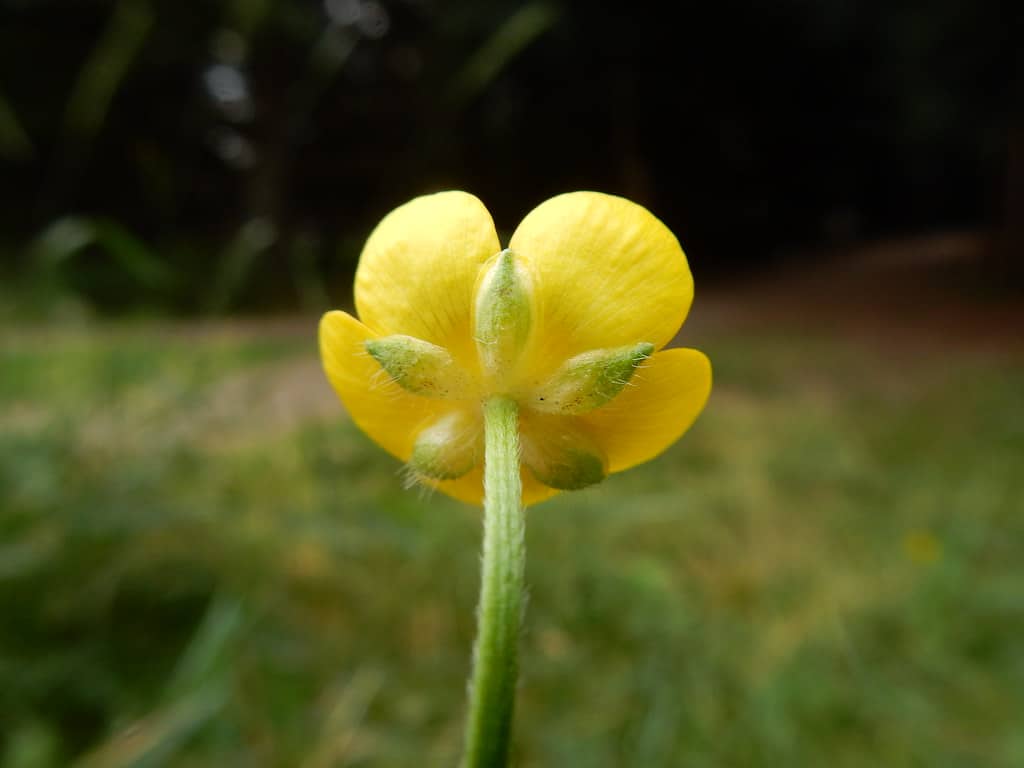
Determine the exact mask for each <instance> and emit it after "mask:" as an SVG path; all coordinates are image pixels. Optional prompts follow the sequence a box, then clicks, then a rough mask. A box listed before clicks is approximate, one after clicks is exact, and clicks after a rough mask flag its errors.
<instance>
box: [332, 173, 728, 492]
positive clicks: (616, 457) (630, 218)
mask: <svg viewBox="0 0 1024 768" xmlns="http://www.w3.org/2000/svg"><path fill="white" fill-rule="evenodd" d="M692 300H693V279H692V277H691V275H690V270H689V267H688V266H687V263H686V257H685V255H684V254H683V251H682V249H681V248H680V246H679V243H678V241H677V240H676V238H675V236H673V234H672V233H671V232H670V231H669V230H668V228H667V227H665V225H664V224H662V223H661V222H660V221H659V220H658V219H657V218H655V217H654V216H653V215H652V214H651V213H650V212H649V211H647V210H646V209H645V208H642V207H641V206H639V205H636V204H635V203H631V202H629V201H628V200H625V199H623V198H620V197H613V196H611V195H604V194H599V193H596V192H573V193H569V194H564V195H559V196H558V197H554V198H552V199H550V200H548V201H547V202H545V203H543V204H541V205H540V206H538V207H537V208H535V209H534V210H533V211H532V212H531V213H530V214H529V215H528V216H527V217H526V218H525V219H524V220H523V221H522V223H521V224H520V225H519V228H518V229H516V231H515V233H514V234H513V235H512V239H511V241H510V243H509V248H508V249H506V250H502V248H501V245H500V243H499V242H498V236H497V234H496V232H495V229H494V223H493V221H492V220H491V216H490V214H489V213H488V212H487V209H486V208H484V206H483V204H482V203H481V202H480V201H479V200H478V199H477V198H476V197H474V196H473V195H470V194H467V193H465V192H441V193H439V194H435V195H428V196H424V197H419V198H416V199H415V200H412V201H411V202H409V203H406V204H405V205H403V206H401V207H399V208H397V209H396V210H394V211H392V212H391V213H390V214H388V216H386V217H385V218H384V220H383V221H382V222H381V223H380V224H379V225H378V226H377V228H376V229H375V230H374V232H373V233H372V234H371V235H370V238H369V240H368V241H367V243H366V247H365V248H364V250H363V254H362V257H361V259H360V262H359V268H358V270H357V272H356V280H355V301H356V310H357V312H358V314H359V318H360V320H361V321H362V322H360V320H356V319H355V318H354V317H352V316H351V315H348V314H346V313H344V312H340V311H333V312H328V313H327V314H326V315H324V317H323V319H322V321H321V323H320V350H321V355H322V357H323V364H324V370H325V371H326V373H327V377H328V379H330V382H331V384H332V385H333V386H334V389H335V391H336V392H337V393H338V395H339V397H341V399H342V401H343V402H344V403H345V405H346V407H347V408H348V411H349V413H350V414H351V416H352V419H353V420H354V421H355V423H356V424H357V425H358V426H359V427H360V428H361V429H362V430H363V431H364V432H365V433H366V434H367V435H369V436H370V437H371V438H373V439H374V440H375V441H376V442H377V443H379V444H380V445H381V447H383V448H384V449H385V450H386V451H388V452H389V453H391V454H392V455H394V456H396V457H397V458H399V459H401V460H402V461H404V462H407V463H408V464H409V466H410V468H411V470H412V471H413V473H414V474H415V476H416V477H417V478H418V479H420V480H422V481H423V482H426V483H428V484H430V485H432V486H434V487H436V488H438V489H439V490H441V491H443V492H444V493H447V494H449V495H451V496H454V497H455V498H458V499H462V500H463V501H467V502H470V503H480V501H481V499H482V497H483V481H482V477H483V475H482V464H483V421H482V415H481V414H482V408H481V405H482V403H483V402H484V401H485V400H486V399H487V398H488V397H490V396H492V395H503V396H508V397H512V398H514V399H515V400H516V401H517V402H518V404H519V406H520V417H519V418H520V421H519V425H520V437H521V441H522V467H521V470H520V474H521V479H522V483H523V502H524V503H525V504H532V503H536V502H538V501H541V500H543V499H545V498H548V497H549V496H552V495H554V494H555V493H557V492H558V490H562V489H571V488H579V487H583V486H585V485H589V484H591V483H593V482H597V481H598V480H600V479H601V478H603V477H604V476H605V475H607V474H608V473H611V472H620V471H622V470H624V469H628V468H629V467H632V466H634V465H636V464H640V463H641V462H644V461H647V460H649V459H651V458H653V457H655V456H656V455H658V454H659V453H661V452H662V451H664V450H665V449H666V448H667V447H668V446H670V445H671V444H672V443H673V442H675V441H676V440H677V439H678V438H679V437H680V436H681V435H682V434H683V432H685V431H686V430H687V429H688V428H689V426H690V425H691V424H692V423H693V421H694V420H695V419H696V418H697V415H698V414H699V413H700V411H701V409H702V408H703V407H704V403H705V402H706V400H707V398H708V395H709V393H710V391H711V365H710V363H709V362H708V359H707V357H706V356H705V355H704V354H703V353H701V352H698V351H697V350H694V349H668V350H662V347H664V346H665V344H667V343H668V342H669V341H670V340H671V339H672V337H673V336H675V334H676V332H677V331H678V329H679V327H680V325H682V322H683V320H684V319H685V317H686V314H687V312H688V310H689V308H690V303H691V302H692ZM659 350H660V351H659Z"/></svg>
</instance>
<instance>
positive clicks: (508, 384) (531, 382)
mask: <svg viewBox="0 0 1024 768" xmlns="http://www.w3.org/2000/svg"><path fill="white" fill-rule="evenodd" d="M532 285H533V280H532V277H531V275H530V272H529V268H528V265H527V264H526V263H525V262H524V261H523V260H522V259H521V258H519V257H517V256H516V254H514V253H513V252H512V251H510V250H504V251H502V252H501V253H499V254H497V255H496V256H495V257H494V258H492V259H491V260H490V261H489V262H487V263H486V264H485V265H484V266H483V267H482V268H481V272H480V277H479V278H478V280H477V286H476V297H475V300H474V307H473V338H474V341H475V343H476V348H477V355H478V358H479V362H480V373H479V376H478V377H477V376H474V375H471V374H470V373H469V372H467V371H465V370H463V369H462V368H460V367H459V365H458V364H457V363H456V362H455V360H454V359H453V357H452V355H451V353H450V352H449V351H448V350H447V349H445V348H444V347H441V346H438V345H436V344H432V343H430V342H428V341H424V340H422V339H417V338H414V337H412V336H404V335H395V336H385V337H382V338H378V339H372V340H370V341H367V342H366V350H367V352H369V354H370V355H371V356H372V357H373V358H374V359H375V360H376V361H377V362H378V363H379V364H380V366H381V369H382V371H383V372H384V373H386V374H387V375H388V377H390V378H391V380H392V381H394V382H395V383H397V384H398V385H399V386H401V387H402V388H403V389H406V390H407V391H409V392H412V393H413V394H416V395H419V396H421V397H428V398H433V399H441V400H445V401H448V402H450V403H451V408H450V409H448V410H446V411H445V412H444V413H443V415H441V416H440V417H438V418H437V419H436V420H435V421H434V422H433V423H431V424H428V425H427V426H426V427H425V428H423V429H422V430H421V431H420V433H419V435H418V436H417V438H416V441H415V444H414V446H413V450H412V454H411V456H410V459H409V466H410V468H411V469H412V470H413V471H414V472H415V473H416V475H418V476H420V477H423V478H428V479H431V480H452V479H456V478H459V477H462V476H463V475H465V474H467V473H468V472H470V471H471V470H472V469H474V468H475V467H476V466H478V465H479V464H480V462H481V460H482V457H483V451H482V445H483V421H482V418H481V410H482V408H481V406H482V403H483V402H484V401H486V400H487V399H488V398H490V397H493V396H499V395H500V396H505V397H512V398H513V399H515V400H516V401H517V402H518V403H519V406H520V413H521V418H520V431H521V436H522V461H523V464H524V465H525V466H526V467H527V468H528V469H529V470H530V472H531V473H532V474H533V475H534V477H536V478H537V480H539V481H540V482H541V483H544V484H545V485H548V486H550V487H552V488H557V489H560V490H572V489H577V488H583V487H586V486H588V485H592V484H594V483H597V482H599V481H601V480H602V479H603V478H604V477H605V475H606V474H607V469H608V468H607V460H606V459H605V456H604V452H603V451H602V450H601V448H600V446H599V445H598V444H597V442H596V441H595V440H594V439H593V437H592V436H591V435H590V434H589V432H588V429H587V425H586V423H585V422H584V421H582V420H581V419H580V418H578V417H579V416H581V415H583V414H586V413H588V412H590V411H592V410H594V409H596V408H600V407H601V406H603V405H605V404H606V403H608V402H609V401H611V400H613V399H614V398H615V397H617V396H618V395H619V393H620V392H622V390H623V389H624V388H625V387H626V386H627V385H628V383H629V380H630V379H631V378H632V376H633V373H634V372H635V371H636V369H637V368H638V367H639V366H640V365H641V364H642V363H643V362H644V361H645V360H646V359H647V358H648V357H650V355H651V354H652V353H653V351H654V346H653V345H652V344H649V343H647V342H640V343H637V344H633V345H628V346H624V347H617V348H613V349H596V350H590V351H587V352H584V353H582V354H579V355H576V356H574V357H572V358H570V359H568V360H565V361H563V362H562V363H561V365H558V366H557V367H556V366H555V365H552V364H549V362H551V361H540V362H539V364H535V365H533V366H530V368H529V369H530V370H545V371H553V372H552V373H550V374H547V375H542V376H524V374H523V371H524V370H527V366H526V365H525V362H526V361H528V359H529V350H530V348H531V344H532V343H533V341H534V339H533V334H534V333H535V332H536V329H535V324H534V316H535V309H534V300H533V295H534V294H533V290H532ZM530 362H534V363H537V361H530Z"/></svg>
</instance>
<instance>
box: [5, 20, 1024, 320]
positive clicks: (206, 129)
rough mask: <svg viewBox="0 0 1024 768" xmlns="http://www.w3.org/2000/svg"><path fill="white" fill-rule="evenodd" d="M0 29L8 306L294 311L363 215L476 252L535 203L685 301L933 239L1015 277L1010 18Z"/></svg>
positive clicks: (337, 281) (993, 273)
mask: <svg viewBox="0 0 1024 768" xmlns="http://www.w3.org/2000/svg"><path fill="white" fill-rule="evenodd" d="M0 13H2V16H0V162H2V176H0V185H2V186H0V195H2V199H3V201H4V202H3V206H2V207H0V268H2V269H3V273H4V274H5V275H6V276H7V278H8V279H15V280H18V281H23V280H25V279H26V277H28V278H29V284H30V286H31V287H32V288H33V289H34V290H24V287H25V286H24V284H22V288H23V290H22V291H20V294H21V296H22V297H24V296H26V295H28V296H32V297H34V298H35V299H39V297H40V296H42V297H43V298H44V299H45V298H46V297H47V296H52V295H53V294H54V293H55V292H56V293H65V294H67V293H70V294H71V295H75V296H77V297H79V298H80V299H81V301H82V302H83V303H84V304H85V305H86V306H89V307H90V308H92V309H93V310H98V311H100V312H112V311H123V310H126V309H131V310H139V309H142V308H145V309H146V310H147V311H153V310H156V311H173V312H195V311H213V312H217V311H224V310H227V309H233V308H234V309H237V308H242V309H246V310H256V309H268V308H271V309H278V310H279V309H292V308H296V307H298V306H300V305H301V306H305V307H306V308H308V309H319V308H322V307H323V306H325V305H327V304H329V303H330V301H329V300H328V299H327V296H330V297H331V298H333V299H334V300H335V301H337V300H338V299H339V298H340V297H343V296H344V294H345V291H346V290H347V286H348V280H349V276H350V274H351V271H352V269H353V268H354V264H355V261H356V259H357V258H358V253H359V248H360V247H361V243H362V241H363V239H364V238H365V236H366V234H367V233H368V231H369V229H370V228H372V226H373V224H374V223H375V222H376V221H377V220H379V218H380V217H381V216H382V215H383V213H385V212H386V211H388V210H390V209H391V208H392V207H394V206H395V205H397V204H399V203H401V202H403V201H405V200H406V199H408V198H410V197H413V196H415V195H417V194H422V193H424V192H428V191H432V190H438V189H444V188H462V189H466V190H469V191H472V192H474V193H475V194H477V195H478V196H480V197H481V198H482V199H483V200H484V201H485V203H486V204H487V205H488V207H489V208H490V209H491V211H492V213H493V214H494V216H495V219H496V222H497V224H498V227H499V230H501V231H503V232H505V233H506V234H507V233H509V232H511V230H512V229H513V228H514V226H515V224H516V222H518V221H519V219H520V218H521V217H522V216H523V215H524V214H525V213H526V212H527V211H528V210H529V209H530V208H531V207H533V206H534V205H535V204H537V203H539V202H540V201H542V200H544V199H545V198H547V197H549V196H551V195H553V194H556V193H558V192H562V191H566V190H571V189H583V188H586V189H598V190H602V191H608V192H613V193H618V194H622V195H625V196H627V197H630V198H633V199H636V200H638V201H640V202H642V203H643V204H645V205H647V206H648V207H650V208H651V209H652V210H653V211H654V212H655V213H656V214H657V215H659V216H660V217H661V218H663V219H664V220H665V221H666V223H668V224H669V226H670V227H671V228H673V229H674V230H675V231H676V232H678V233H679V235H680V239H681V240H682V242H683V244H684V247H685V248H686V249H687V251H688V252H689V253H690V254H691V257H692V256H693V255H694V254H697V255H699V258H696V259H693V258H692V259H691V260H692V261H693V262H694V268H695V271H696V272H697V276H698V278H705V277H706V278H720V277H723V276H729V277H731V276H732V275H734V274H735V273H736V271H737V270H750V269H760V268H763V267H771V266H774V265H777V264H778V263H780V262H781V261H783V260H790V261H791V260H792V259H799V258H806V259H818V260H820V259H823V258H828V256H827V254H828V253H830V252H831V251H829V249H830V248H832V247H834V246H837V245H839V246H842V245H847V244H849V243H854V242H860V241H871V240H877V239H879V238H885V237H892V236H902V235H907V234H917V233H927V232H945V231H950V230H957V231H961V230H970V231H972V232H980V233H982V234H983V235H984V236H985V241H984V242H985V247H984V248H983V249H982V251H983V252H982V254H981V262H982V263H981V265H980V269H981V272H982V274H983V275H987V276H988V278H989V279H990V282H992V283H998V284H1003V285H1005V284H1006V282H1007V281H1006V280H1005V276H1006V273H1007V271H1009V272H1010V273H1013V272H1014V271H1016V273H1017V275H1018V276H1019V271H1020V267H1019V266H1018V263H1019V259H1018V258H1017V257H1016V253H1017V252H1018V251H1019V235H1017V236H1015V235H1014V233H1013V232H1012V229H1013V227H1012V226H1011V225H1012V224H1013V222H1018V226H1019V221H1020V219H1022V218H1024V215H1022V214H1021V197H1022V194H1021V192H1020V191H1019V190H1020V186H1021V182H1020V178H1021V171H1020V168H1019V166H1020V164H1021V161H1020V159H1019V156H1020V153H1021V151H1022V150H1021V138H1020V136H1021V109H1020V108H1021V101H1020V98H1019V96H1020V90H1021V82H1022V74H1021V73H1022V69H1021V57H1020V53H1019V50H1020V47H1021V46H1020V45H1019V40H1020V39H1021V32H1022V30H1021V27H1020V24H1019V17H1020V15H1021V14H1020V13H1019V10H1018V9H1016V7H1015V3H1012V2H992V1H989V2H958V1H957V0H931V1H930V2H893V3H881V2H854V1H853V0H815V1H814V2H810V1H809V0H804V1H798V0H789V1H788V2H777V3H767V2H740V1H739V0H728V1H727V2H717V3H700V4H697V3H681V4H658V3H633V4H600V3H585V2H569V1H568V0H562V1H561V2H558V1H556V0H552V1H551V2H537V3H514V2H500V1H493V2H484V3H479V2H471V1H470V0H454V1H452V2H438V1H435V0H390V2H377V1H376V0H373V1H372V2H359V1H358V0H326V2H314V1H313V0H286V1H284V2H269V1H268V0H231V1H228V0H225V1H224V2H203V3H195V2H192V3H189V2H173V1H171V0H120V1H119V2H100V1H98V0H96V1H89V0H76V1H75V2H68V1H67V0H65V1H64V2H52V1H50V2H48V1H47V0H36V1H33V0H4V2H2V3H0ZM1012 157H1016V158H1017V159H1016V160H1014V161H1013V162H1011V158H1012ZM68 217H71V218H70V219H69V218H68ZM55 223H59V224H61V226H58V227H57V229H56V231H54V230H53V229H52V228H53V226H54V224H55ZM21 303H24V298H22V300H21ZM44 304H45V301H44ZM36 308H38V304H37V305H36Z"/></svg>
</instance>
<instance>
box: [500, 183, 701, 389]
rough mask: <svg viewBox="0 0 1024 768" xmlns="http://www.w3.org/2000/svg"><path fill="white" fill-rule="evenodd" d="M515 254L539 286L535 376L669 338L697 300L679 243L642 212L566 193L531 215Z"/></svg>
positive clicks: (516, 239)
mask: <svg viewBox="0 0 1024 768" xmlns="http://www.w3.org/2000/svg"><path fill="white" fill-rule="evenodd" d="M510 247H511V249H512V251H513V252H514V253H515V254H516V255H517V256H519V257H522V258H523V259H524V260H525V261H526V262H527V263H528V264H529V265H530V267H531V269H532V270H533V274H534V275H535V277H536V286H537V292H538V295H537V296H536V297H535V300H536V301H537V303H538V314H539V317H538V323H537V327H536V331H535V333H536V335H535V338H536V339H537V341H538V345H537V347H536V348H535V350H534V353H533V354H532V361H533V367H534V371H535V372H537V371H538V370H541V369H543V368H544V366H546V365H550V364H551V363H552V361H554V363H555V364H556V365H557V364H558V363H561V362H562V361H564V360H566V359H567V358H570V357H572V356H574V355H578V354H580V353H583V352H588V351H590V350H592V349H599V348H609V347H618V346H625V345H627V344H638V343H640V342H650V343H651V344H653V345H654V347H655V349H660V348H661V347H663V346H664V345H665V344H667V343H668V342H669V340H671V339H672V337H673V336H675V334H676V331H678V330H679V326H680V325H682V322H683V320H684V319H685V317H686V313H687V312H688V311H689V308H690V303H691V301H692V300H693V278H692V277H691V276H690V269H689V266H688V265H687V263H686V256H685V255H684V254H683V250H682V248H681V247H680V246H679V241H678V240H676V238H675V236H674V235H673V234H672V233H671V232H670V231H669V230H668V228H667V227H666V226H665V225H664V224H662V223H661V222H660V221H659V220H658V219H657V218H655V217H654V215H653V214H651V213H650V212H649V211H648V210H647V209H646V208H643V207H641V206H639V205H637V204H636V203H632V202H630V201H629V200H625V199H623V198H621V197H614V196H612V195H605V194H601V193H598V192H570V193H568V194H564V195H559V196H558V197H553V198H551V199H550V200H548V201H547V202H545V203H542V204H541V205H540V206H538V207H537V208H535V209H534V210H533V211H531V212H530V213H529V214H528V215H527V217H526V218H525V219H523V222H522V223H521V224H520V225H519V228H518V229H517V230H516V231H515V234H513V235H512V241H511V243H510Z"/></svg>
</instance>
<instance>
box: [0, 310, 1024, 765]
mask: <svg viewBox="0 0 1024 768" xmlns="http://www.w3.org/2000/svg"><path fill="white" fill-rule="evenodd" d="M699 306H700V302H698V310H695V315H697V316H699V315H700V311H699ZM713 316H714V313H713V312H712V311H709V313H708V317H713ZM314 328H315V321H314V320H309V321H308V322H307V321H296V322H294V323H291V324H285V325H280V324H267V323H263V324H260V325H255V326H246V325H244V324H235V325H213V326H182V327H173V326H166V325H156V324H131V323H127V324H113V325H108V324H99V325H85V326H82V327H79V328H75V329H69V328H50V329H46V328H28V329H20V330H19V329H14V328H8V329H7V330H5V331H3V335H2V337H0V371H2V372H3V375H2V377H0V501H2V509H0V617H2V623H0V734H2V737H0V766H3V768H30V767H41V766H58V765H61V766H62V765H69V764H74V765H81V766H88V767H89V768H95V767H96V766H127V765H139V766H159V765H170V766H208V765H221V766H234V765H237V766H305V767H309V768H315V767H318V766H367V767H368V766H404V765H417V766H424V765H426V766H435V765H438V766H441V765H452V764H454V763H455V761H456V759H457V756H458V752H459V747H460V741H461V729H462V721H463V716H464V706H465V680H466V678H467V675H468V665H469V658H470V650H471V644H472V636H473V610H474V606H475V601H476V590H477V579H478V551H479V537H480V521H479V514H478V512H477V511H476V510H474V509H471V508H468V507H465V506H462V505H460V504H458V503H456V502H453V501H450V500H448V499H446V498H443V497H439V496H431V497H425V496H424V495H423V494H418V493H416V492H410V491H405V490H403V489H402V483H401V480H400V474H399V470H400V467H399V466H398V465H397V463H396V462H394V461H393V460H391V459H390V458H388V457H387V456H386V455H385V454H383V453H382V452H381V451H380V450H379V449H377V448H376V447H375V446H373V445H372V444H371V443H370V442H369V441H368V440H367V439H366V438H365V437H363V436H362V435H361V434H360V433H359V432H358V430H356V429H355V428H354V427H353V426H352V425H351V424H350V423H349V422H348V421H347V420H346V418H345V416H344V414H343V411H342V409H341V407H340V406H339V405H338V403H337V402H336V401H335V400H334V399H333V395H332V394H331V393H330V392H329V391H328V389H327V386H326V384H325V383H324V382H323V380H322V377H321V375H320V373H319V370H318V363H317V361H316V357H315V347H314ZM694 328H695V332H694V333H693V334H692V335H691V336H689V337H687V338H685V339H684V341H686V342H687V343H692V344H693V345H694V346H700V347H702V348H703V349H705V350H706V351H707V352H708V353H709V354H710V356H711V358H712V360H713V362H714V364H715V375H716V389H715V391H714V393H713V395H712V399H711V401H710V404H709V407H708V409H707V411H706V413H705V414H704V415H703V416H702V417H701V419H700V420H699V422H698V423H697V425H696V426H695V427H694V428H693V430H692V431H691V432H690V433H689V434H688V435H687V436H686V438H685V439H684V440H682V441H681V442H680V443H678V444H677V445H676V446H674V447H673V448H672V449H670V450H669V451H668V452H667V453H666V454H665V455H664V456H662V457H660V458H659V459H658V460H656V461H653V462H651V463H649V464H647V465H645V466H643V467H640V468H638V469H635V470H632V471H630V472H627V473H624V474H622V475H617V476H614V477H612V478H610V479H609V480H608V481H606V482H605V483H604V484H602V485H601V486H598V487H596V488H593V489H590V490H587V491H585V492H581V493H575V494H567V495H563V496H562V497H560V498H557V499H555V500H553V501H551V502H548V503H545V504H543V505H540V506H538V507H536V508H533V509H531V510H530V512H529V521H528V542H527V544H528V565H527V571H528V581H529V585H530V599H529V606H528V613H527V620H526V628H525V633H524V637H523V643H522V678H521V685H520V694H519V700H518V710H517V722H516V734H515V747H514V755H515V762H516V764H517V765H519V766H523V767H524V768H525V767H527V766H531V767H532V766H578V767H579V768H604V767H605V766H678V765H686V766H778V765H786V766H798V765H821V764H824V763H826V762H827V763H828V764H829V765H831V766H835V768H839V767H841V766H842V767H845V766H868V765H884V766H929V768H934V767H937V766H938V767H941V766H957V767H958V768H960V767H963V766H979V767H981V766H985V767H986V768H988V767H990V766H1006V767H1009V766H1017V765H1022V764H1024V725H1022V720H1021V713H1022V712H1024V644H1022V643H1021V641H1020V638H1021V637H1022V636H1024V517H1022V515H1021V501H1020V500H1021V498H1022V497H1024V473H1022V471H1021V470H1022V467H1024V462H1022V447H1024V398H1022V392H1024V359H1022V357H1021V356H1020V355H1019V354H1016V353H1008V352H1006V351H1005V350H1002V351H993V350H991V349H981V348H980V347H978V346H977V345H972V344H963V343H946V342H945V340H943V339H942V338H941V337H939V338H932V339H930V340H928V341H927V342H922V343H916V342H914V343H911V342H908V341H907V340H906V339H903V340H901V341H900V343H899V344H893V343H891V342H892V339H891V338H890V337H888V336H887V335H885V334H881V335H876V336H875V338H874V339H873V340H870V341H866V340H865V339H864V338H861V337H856V336H850V335H843V334H837V333H834V332H832V331H831V330H829V329H825V328H820V327H816V326H815V324H814V323H801V324H792V325H790V326H789V327H784V328H783V327H781V326H778V325H774V326H772V325H769V326H757V327H750V326H747V327H737V326H735V325H730V324H728V323H716V322H709V323H706V324H705V325H704V326H694Z"/></svg>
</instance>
